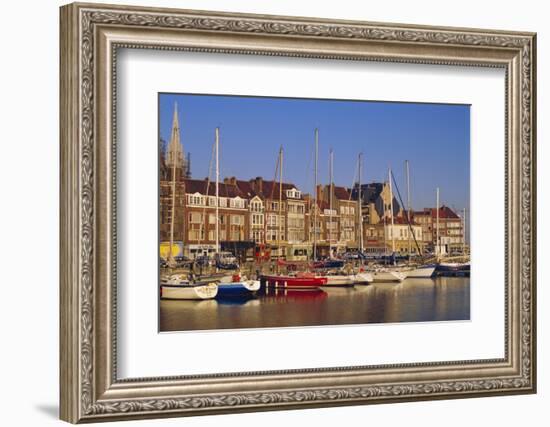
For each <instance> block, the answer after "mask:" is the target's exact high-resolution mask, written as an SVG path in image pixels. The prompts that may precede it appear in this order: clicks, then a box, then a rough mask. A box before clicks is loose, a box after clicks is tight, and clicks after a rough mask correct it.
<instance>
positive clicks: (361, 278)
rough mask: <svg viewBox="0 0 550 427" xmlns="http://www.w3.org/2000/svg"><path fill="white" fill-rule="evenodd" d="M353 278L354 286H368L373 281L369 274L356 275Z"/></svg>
mask: <svg viewBox="0 0 550 427" xmlns="http://www.w3.org/2000/svg"><path fill="white" fill-rule="evenodd" d="M355 278H356V281H355V284H356V285H368V284H369V283H371V282H372V281H373V280H374V278H373V277H372V274H371V273H357V274H356V275H355Z"/></svg>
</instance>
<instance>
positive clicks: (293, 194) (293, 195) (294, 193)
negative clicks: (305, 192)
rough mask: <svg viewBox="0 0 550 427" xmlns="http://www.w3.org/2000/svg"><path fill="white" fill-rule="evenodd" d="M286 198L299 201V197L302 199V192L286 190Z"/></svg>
mask: <svg viewBox="0 0 550 427" xmlns="http://www.w3.org/2000/svg"><path fill="white" fill-rule="evenodd" d="M286 197H288V198H289V199H299V198H300V197H302V192H301V191H298V190H296V189H295V188H293V189H291V190H286Z"/></svg>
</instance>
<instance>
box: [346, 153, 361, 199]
mask: <svg viewBox="0 0 550 427" xmlns="http://www.w3.org/2000/svg"><path fill="white" fill-rule="evenodd" d="M357 175H359V161H357V162H355V172H354V173H353V181H352V183H351V187H350V192H349V198H348V202H349V201H351V195H352V193H353V188H354V187H355V183H356V182H357Z"/></svg>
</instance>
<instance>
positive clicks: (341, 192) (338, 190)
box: [333, 185, 351, 200]
mask: <svg viewBox="0 0 550 427" xmlns="http://www.w3.org/2000/svg"><path fill="white" fill-rule="evenodd" d="M333 189H334V197H335V198H336V199H338V200H350V199H351V193H350V192H349V190H348V189H347V188H345V187H337V186H336V185H335V186H333Z"/></svg>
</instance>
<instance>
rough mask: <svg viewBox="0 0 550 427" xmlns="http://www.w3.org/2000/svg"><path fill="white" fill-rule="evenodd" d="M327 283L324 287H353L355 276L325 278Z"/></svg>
mask: <svg viewBox="0 0 550 427" xmlns="http://www.w3.org/2000/svg"><path fill="white" fill-rule="evenodd" d="M325 277H326V279H327V283H325V284H324V285H322V286H353V284H354V277H353V276H325Z"/></svg>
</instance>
